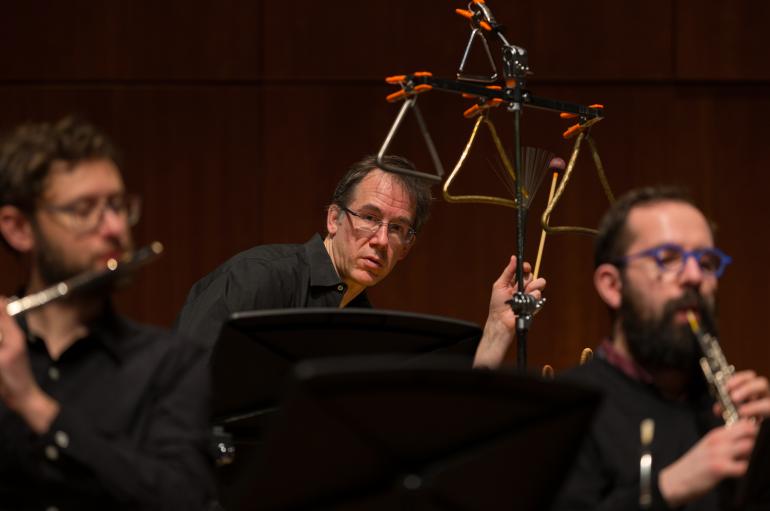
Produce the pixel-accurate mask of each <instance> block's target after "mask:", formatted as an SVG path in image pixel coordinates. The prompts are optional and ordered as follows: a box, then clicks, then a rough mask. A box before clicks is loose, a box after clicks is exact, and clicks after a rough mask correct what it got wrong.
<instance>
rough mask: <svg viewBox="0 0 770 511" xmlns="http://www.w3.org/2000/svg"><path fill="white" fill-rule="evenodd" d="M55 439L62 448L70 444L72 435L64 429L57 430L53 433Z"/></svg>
mask: <svg viewBox="0 0 770 511" xmlns="http://www.w3.org/2000/svg"><path fill="white" fill-rule="evenodd" d="M53 441H54V442H56V445H58V446H59V447H61V448H62V449H66V448H67V447H68V446H69V444H70V437H69V435H67V433H65V432H64V431H57V432H56V433H54V435H53Z"/></svg>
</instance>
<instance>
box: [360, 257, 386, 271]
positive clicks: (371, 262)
mask: <svg viewBox="0 0 770 511" xmlns="http://www.w3.org/2000/svg"><path fill="white" fill-rule="evenodd" d="M361 260H362V261H363V263H364V266H365V267H366V268H369V269H380V268H382V266H383V264H382V260H381V259H379V258H377V257H362V258H361Z"/></svg>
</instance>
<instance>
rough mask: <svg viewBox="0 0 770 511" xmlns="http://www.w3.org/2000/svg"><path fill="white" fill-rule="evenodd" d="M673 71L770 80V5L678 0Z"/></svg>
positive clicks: (758, 0)
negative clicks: (769, 31)
mask: <svg viewBox="0 0 770 511" xmlns="http://www.w3.org/2000/svg"><path fill="white" fill-rule="evenodd" d="M674 5H675V9H676V14H675V16H676V20H677V23H676V27H677V31H676V33H675V36H676V39H675V41H674V42H675V51H676V53H675V55H676V68H677V69H676V76H677V78H682V79H687V80H768V79H770V69H769V68H768V66H767V59H768V55H770V41H768V38H767V26H768V23H770V4H768V3H767V2H763V1H762V0H746V1H743V2H715V3H708V4H704V3H703V2H698V1H696V0H678V1H677V2H674Z"/></svg>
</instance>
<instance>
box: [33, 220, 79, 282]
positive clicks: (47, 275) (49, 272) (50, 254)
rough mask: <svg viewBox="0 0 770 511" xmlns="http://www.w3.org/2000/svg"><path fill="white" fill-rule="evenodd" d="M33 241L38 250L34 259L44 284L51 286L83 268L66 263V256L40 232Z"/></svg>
mask: <svg viewBox="0 0 770 511" xmlns="http://www.w3.org/2000/svg"><path fill="white" fill-rule="evenodd" d="M35 243H36V244H37V247H38V250H37V255H36V261H35V263H36V264H37V268H38V271H39V273H40V278H41V279H42V280H43V283H44V284H45V285H46V286H53V285H54V284H58V283H59V282H63V281H65V280H68V279H71V278H72V277H74V276H75V275H78V274H79V273H81V272H83V271H84V270H83V268H75V267H74V266H72V265H68V264H66V263H65V262H64V261H65V260H66V258H65V257H64V256H63V254H62V253H61V252H60V251H59V250H58V249H57V248H56V247H55V246H54V245H53V244H50V243H48V240H47V239H45V236H42V235H41V234H40V233H38V234H37V236H36V240H35Z"/></svg>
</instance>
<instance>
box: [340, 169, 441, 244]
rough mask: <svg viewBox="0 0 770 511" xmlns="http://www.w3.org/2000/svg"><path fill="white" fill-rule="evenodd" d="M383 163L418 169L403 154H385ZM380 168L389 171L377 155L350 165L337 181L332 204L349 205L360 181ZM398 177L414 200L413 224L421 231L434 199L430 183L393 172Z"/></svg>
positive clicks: (416, 229) (415, 228)
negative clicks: (379, 163)
mask: <svg viewBox="0 0 770 511" xmlns="http://www.w3.org/2000/svg"><path fill="white" fill-rule="evenodd" d="M382 163H384V164H385V165H387V166H389V167H400V168H405V169H408V170H416V168H415V166H414V164H413V163H412V162H410V161H409V160H407V159H406V158H403V157H401V156H395V155H385V156H383V157H382ZM376 169H380V170H382V171H383V172H389V171H387V170H385V169H381V168H380V167H379V165H378V164H377V157H376V156H375V155H369V156H366V157H364V158H363V159H361V160H360V161H357V162H356V163H354V164H353V165H351V166H350V168H349V169H348V171H347V173H346V174H345V176H344V177H343V178H342V179H341V180H340V182H339V183H337V187H336V188H335V190H334V195H333V196H332V204H334V205H337V206H339V207H347V206H348V204H350V201H351V199H352V196H353V192H354V191H355V189H356V187H357V186H358V183H360V182H361V181H362V180H363V179H364V178H365V177H366V176H367V175H368V174H369V173H370V172H372V171H373V170H376ZM391 174H392V175H393V176H394V177H395V178H396V179H398V180H399V182H401V184H402V185H404V188H406V191H407V193H408V194H409V197H411V199H412V200H413V201H414V204H415V214H414V225H413V226H412V227H413V228H414V230H415V231H419V230H420V228H422V226H423V225H424V224H425V222H426V221H427V220H428V216H429V215H430V203H431V200H432V197H431V193H430V183H428V181H426V180H425V179H420V178H419V177H414V176H409V175H406V174H398V173H395V172H392V173H391Z"/></svg>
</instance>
